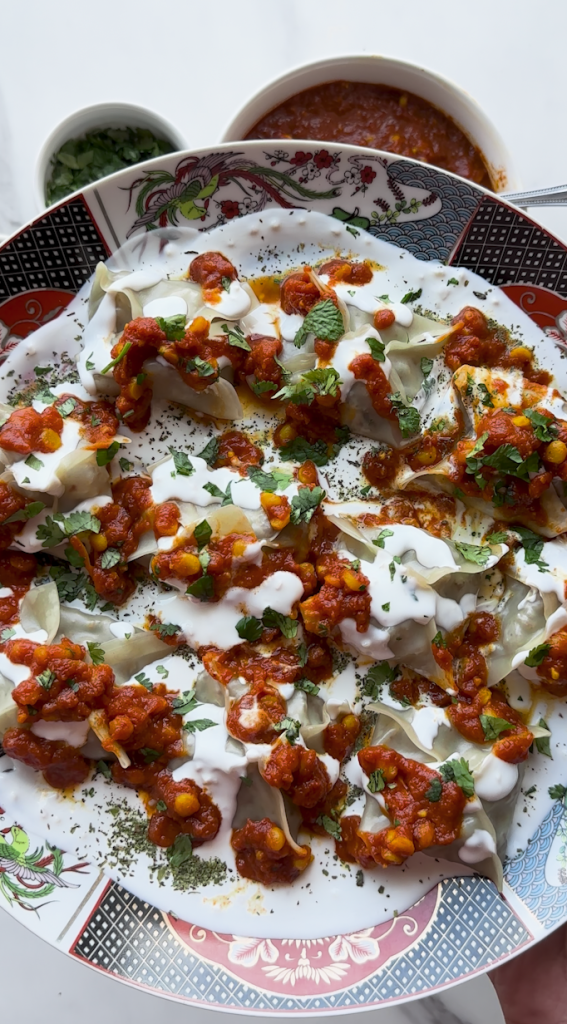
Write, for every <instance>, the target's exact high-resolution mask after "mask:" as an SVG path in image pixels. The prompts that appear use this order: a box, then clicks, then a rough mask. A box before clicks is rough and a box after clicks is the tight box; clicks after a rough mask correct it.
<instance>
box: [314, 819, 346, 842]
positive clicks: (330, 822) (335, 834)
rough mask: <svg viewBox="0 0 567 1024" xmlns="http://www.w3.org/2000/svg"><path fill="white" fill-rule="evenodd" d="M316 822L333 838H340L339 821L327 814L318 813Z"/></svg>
mask: <svg viewBox="0 0 567 1024" xmlns="http://www.w3.org/2000/svg"><path fill="white" fill-rule="evenodd" d="M317 824H318V825H320V826H321V828H324V829H325V832H328V833H329V835H330V836H332V838H333V839H336V840H340V839H341V838H342V832H341V826H340V822H338V821H335V820H334V818H330V817H329V815H328V814H321V815H319V817H318V818H317Z"/></svg>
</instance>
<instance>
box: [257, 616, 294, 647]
mask: <svg viewBox="0 0 567 1024" xmlns="http://www.w3.org/2000/svg"><path fill="white" fill-rule="evenodd" d="M262 622H263V623H264V626H265V627H266V629H279V630H280V632H281V633H283V635H284V636H285V638H286V640H292V639H293V638H294V637H295V636H297V626H298V622H297V619H292V618H291V616H290V615H283V613H282V612H276V611H274V609H273V608H266V610H265V611H264V614H263V616H262Z"/></svg>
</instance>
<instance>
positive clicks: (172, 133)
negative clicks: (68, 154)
mask: <svg viewBox="0 0 567 1024" xmlns="http://www.w3.org/2000/svg"><path fill="white" fill-rule="evenodd" d="M94 128H148V129H149V130H150V131H151V132H153V133H154V135H156V136H157V137H158V138H161V139H166V140H167V141H168V142H170V143H171V145H172V146H173V147H174V149H176V150H178V149H187V146H188V143H187V139H186V138H185V136H184V135H182V134H181V132H180V131H179V129H178V128H176V127H175V126H174V125H172V124H171V123H170V122H169V121H168V120H167V119H166V118H165V117H162V116H161V114H156V113H154V111H153V110H148V109H147V108H146V107H138V106H136V105H135V104H134V103H96V104H95V105H94V106H92V107H81V109H80V110H76V111H75V112H74V113H73V114H69V117H66V118H65V120H64V121H61V122H60V123H59V124H58V125H57V127H56V128H54V129H53V131H52V132H51V134H50V135H48V137H47V139H46V140H45V142H44V143H43V146H42V147H41V150H40V152H39V156H38V158H37V162H36V168H35V178H34V191H35V202H36V206H37V208H38V210H39V211H41V212H43V210H45V208H46V206H47V203H46V200H45V186H46V183H47V180H48V178H49V177H50V175H51V158H52V156H53V155H54V153H57V151H58V150H59V149H61V146H62V145H63V143H64V142H67V141H68V140H69V139H76V138H79V137H80V136H81V135H84V134H85V133H86V132H90V131H92V130H93V129H94Z"/></svg>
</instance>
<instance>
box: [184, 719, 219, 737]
mask: <svg viewBox="0 0 567 1024" xmlns="http://www.w3.org/2000/svg"><path fill="white" fill-rule="evenodd" d="M214 725H218V722H213V720H212V719H211V718H193V719H191V721H189V722H185V724H184V726H183V729H184V731H185V732H192V733H195V732H204V731H205V729H212V728H213V726H214Z"/></svg>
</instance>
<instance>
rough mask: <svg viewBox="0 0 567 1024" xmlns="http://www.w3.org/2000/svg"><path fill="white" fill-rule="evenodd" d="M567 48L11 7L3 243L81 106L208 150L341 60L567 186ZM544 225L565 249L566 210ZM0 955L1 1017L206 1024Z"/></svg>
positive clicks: (35, 5) (485, 34)
mask: <svg viewBox="0 0 567 1024" xmlns="http://www.w3.org/2000/svg"><path fill="white" fill-rule="evenodd" d="M566 36H567V5H563V4H560V3H558V2H556V0H539V2H538V3H537V4H535V3H533V2H530V0H516V2H515V3H513V4H512V3H510V2H505V0H474V2H471V0H456V2H455V0H453V2H452V3H448V2H447V0H428V2H427V3H424V2H423V0H404V2H401V3H398V2H392V0H390V2H386V0H381V2H379V0H348V2H347V0H342V2H341V0H324V2H323V0H288V2H287V3H286V4H275V3H274V2H273V0H241V2H240V3H237V2H235V0H215V2H214V3H209V4H205V3H197V2H196V0H185V2H182V0H161V2H159V3H150V2H149V0H137V2H135V3H134V2H127V0H97V2H96V3H91V4H86V3H85V2H84V0H83V2H82V3H81V2H79V3H77V0H50V2H46V0H20V2H18V3H16V2H13V0H12V2H11V0H0V233H1V232H2V230H7V229H6V228H5V227H4V228H3V227H2V219H4V221H5V222H6V221H8V220H9V219H10V218H11V220H12V222H14V223H17V222H23V221H25V220H28V219H30V218H31V217H33V216H35V215H36V213H37V212H38V211H37V210H36V208H35V206H34V198H33V192H32V181H33V172H34V166H35V161H36V157H37V154H38V151H39V149H40V146H41V144H42V142H43V140H44V139H45V137H46V135H47V134H48V133H49V132H50V131H51V129H52V128H53V127H55V126H56V124H57V123H58V122H59V121H60V120H61V119H62V118H64V117H65V116H66V115H67V114H69V113H71V112H72V111H73V110H76V109H77V108H78V107H81V106H85V105H87V104H91V103H96V102H100V101H103V100H116V99H122V100H125V101H128V102H133V103H139V104H142V105H146V106H148V107H151V108H153V109H154V110H156V111H158V112H160V113H162V114H164V115H165V116H166V117H168V118H169V120H171V121H172V122H174V123H175V124H177V125H178V126H179V127H180V128H181V129H182V131H184V133H185V135H186V137H187V140H188V144H189V145H190V146H194V147H199V146H207V145H210V144H211V143H214V142H215V141H217V140H218V139H219V138H220V135H221V132H222V130H223V128H224V126H225V125H226V124H227V123H228V121H229V120H230V119H231V117H232V114H233V112H234V111H236V110H237V109H238V107H239V106H240V105H241V104H242V103H243V102H244V101H245V100H246V99H247V98H248V97H249V96H250V95H251V94H252V93H253V92H255V91H256V90H257V89H259V88H261V86H262V84H263V83H265V82H267V81H268V80H270V79H271V78H274V77H275V76H277V75H279V74H281V73H282V72H284V71H285V70H286V69H288V68H289V67H290V66H292V65H294V64H299V63H302V62H305V61H309V60H314V59H317V58H320V57H323V56H326V55H332V54H340V53H357V52H364V53H372V52H374V53H384V54H387V55H390V56H396V57H401V58H403V59H406V60H410V61H414V62H416V63H420V64H422V65H424V66H426V67H428V66H429V67H431V68H433V69H435V70H437V71H439V72H441V73H442V74H444V75H446V76H448V77H450V78H453V79H454V80H455V81H457V82H459V84H460V85H462V86H463V87H464V88H466V89H468V91H469V92H470V93H471V94H472V95H473V96H474V97H475V98H476V99H477V100H478V101H479V102H480V104H481V105H482V106H483V107H484V109H485V110H486V111H487V113H488V115H489V116H490V117H491V119H492V120H493V122H494V124H495V125H496V127H497V128H498V129H499V130H500V132H501V133H502V135H503V136H504V138H505V140H506V142H507V144H508V146H509V148H510V150H511V152H512V154H513V155H514V157H515V160H516V164H517V168H518V171H519V176H520V179H521V181H522V184H523V185H524V186H525V187H529V186H541V185H545V184H550V183H554V184H559V183H563V182H566V181H567V127H566V119H565V38H566ZM534 215H535V216H536V218H537V219H538V220H539V221H540V222H541V223H542V224H544V225H545V226H546V227H548V228H549V229H550V230H551V231H553V232H554V233H555V234H557V235H558V236H559V237H563V238H567V208H566V209H565V210H561V209H560V210H557V209H556V210H548V211H539V212H538V211H534ZM0 950H1V956H0V978H1V980H2V982H3V984H2V1016H3V1018H4V1019H7V1018H9V1017H11V1018H14V1017H15V1016H16V1014H17V1016H18V1019H19V1020H21V1021H23V1022H24V1024H27V1022H28V1021H32V1020H35V1018H36V1017H37V1018H38V1017H39V1016H40V1015H41V1016H42V1017H43V1018H44V1019H46V1018H47V1019H49V1020H51V1019H55V1015H57V1020H58V1021H59V1024H71V1022H73V1024H75V1021H77V1020H80V1022H81V1024H95V1021H96V1022H97V1024H98V1022H99V1021H100V1020H101V1019H102V1018H104V1017H107V1016H108V1015H109V1014H112V1016H113V1017H114V1018H115V1019H120V1020H127V1021H130V1020H132V1021H133V1020H134V1019H135V1020H136V1021H142V1022H145V1021H149V1020H150V1019H152V1020H153V1019H154V1018H156V1017H158V1016H161V1015H162V1014H163V1015H164V1016H165V1015H167V1019H168V1024H177V1022H178V1021H179V1022H181V1020H187V1019H188V1017H191V1018H192V1019H193V1020H195V1019H196V1018H197V1017H199V1016H204V1014H202V1013H201V1011H195V1010H192V1009H190V1008H185V1007H181V1006H175V1005H173V1004H171V1003H169V1004H168V1003H164V1002H161V1003H158V1002H157V1001H156V1000H155V999H154V998H153V997H151V996H149V995H146V994H144V993H141V992H134V991H132V990H131V989H127V988H125V987H122V988H121V989H119V988H118V987H117V985H116V984H114V983H113V982H111V981H109V980H108V979H106V978H104V977H102V976H100V975H98V974H96V973H95V972H92V971H91V972H88V971H87V970H86V969H85V968H84V967H82V966H81V965H79V964H76V963H74V962H72V961H71V960H70V959H68V958H64V957H63V956H62V955H61V954H59V953H56V952H55V951H54V950H51V949H49V948H47V947H46V946H45V945H44V944H43V943H42V942H41V941H40V940H39V939H36V938H35V937H32V936H28V935H27V933H26V932H25V931H24V930H23V929H22V927H21V926H20V925H18V924H16V923H15V922H14V921H13V920H11V919H10V918H9V917H8V915H7V914H2V915H0ZM490 998H491V996H490V992H489V986H488V983H487V982H486V981H485V980H484V981H482V982H475V983H473V985H472V987H471V986H470V985H465V986H462V987H461V988H460V989H457V990H455V993H454V994H453V995H451V996H450V998H449V1000H448V1001H447V1003H446V1005H445V1008H442V1007H440V1005H439V1004H438V1003H436V1005H435V1007H433V1006H432V1004H431V1003H427V1002H424V1003H420V1004H413V1005H412V1006H411V1007H408V1009H407V1011H399V1010H392V1011H385V1012H382V1013H381V1017H380V1021H381V1024H386V1022H387V1021H388V1022H391V1024H401V1022H402V1021H408V1022H409V1021H410V1020H411V1021H416V1022H418V1021H419V1022H421V1021H426V1020H436V1021H437V1022H438V1024H441V1022H442V1021H443V1022H447V1024H450V1022H451V1021H453V1022H454V1021H457V1020H461V1021H470V1022H471V1024H472V1022H475V1021H477V1020H478V1021H480V1020H482V1019H483V1020H484V1021H489V1022H490V1024H498V1011H497V1009H496V1007H495V1005H494V1002H489V1001H487V1002H485V1000H490ZM492 998H493V997H492ZM449 1003H450V1005H451V1009H449ZM454 1014H458V1016H454ZM349 1019H350V1018H349ZM207 1020H211V1024H212V1020H213V1018H212V1017H210V1016H209V1017H207V1016H205V1022H206V1021H207ZM219 1020H220V1017H219Z"/></svg>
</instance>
